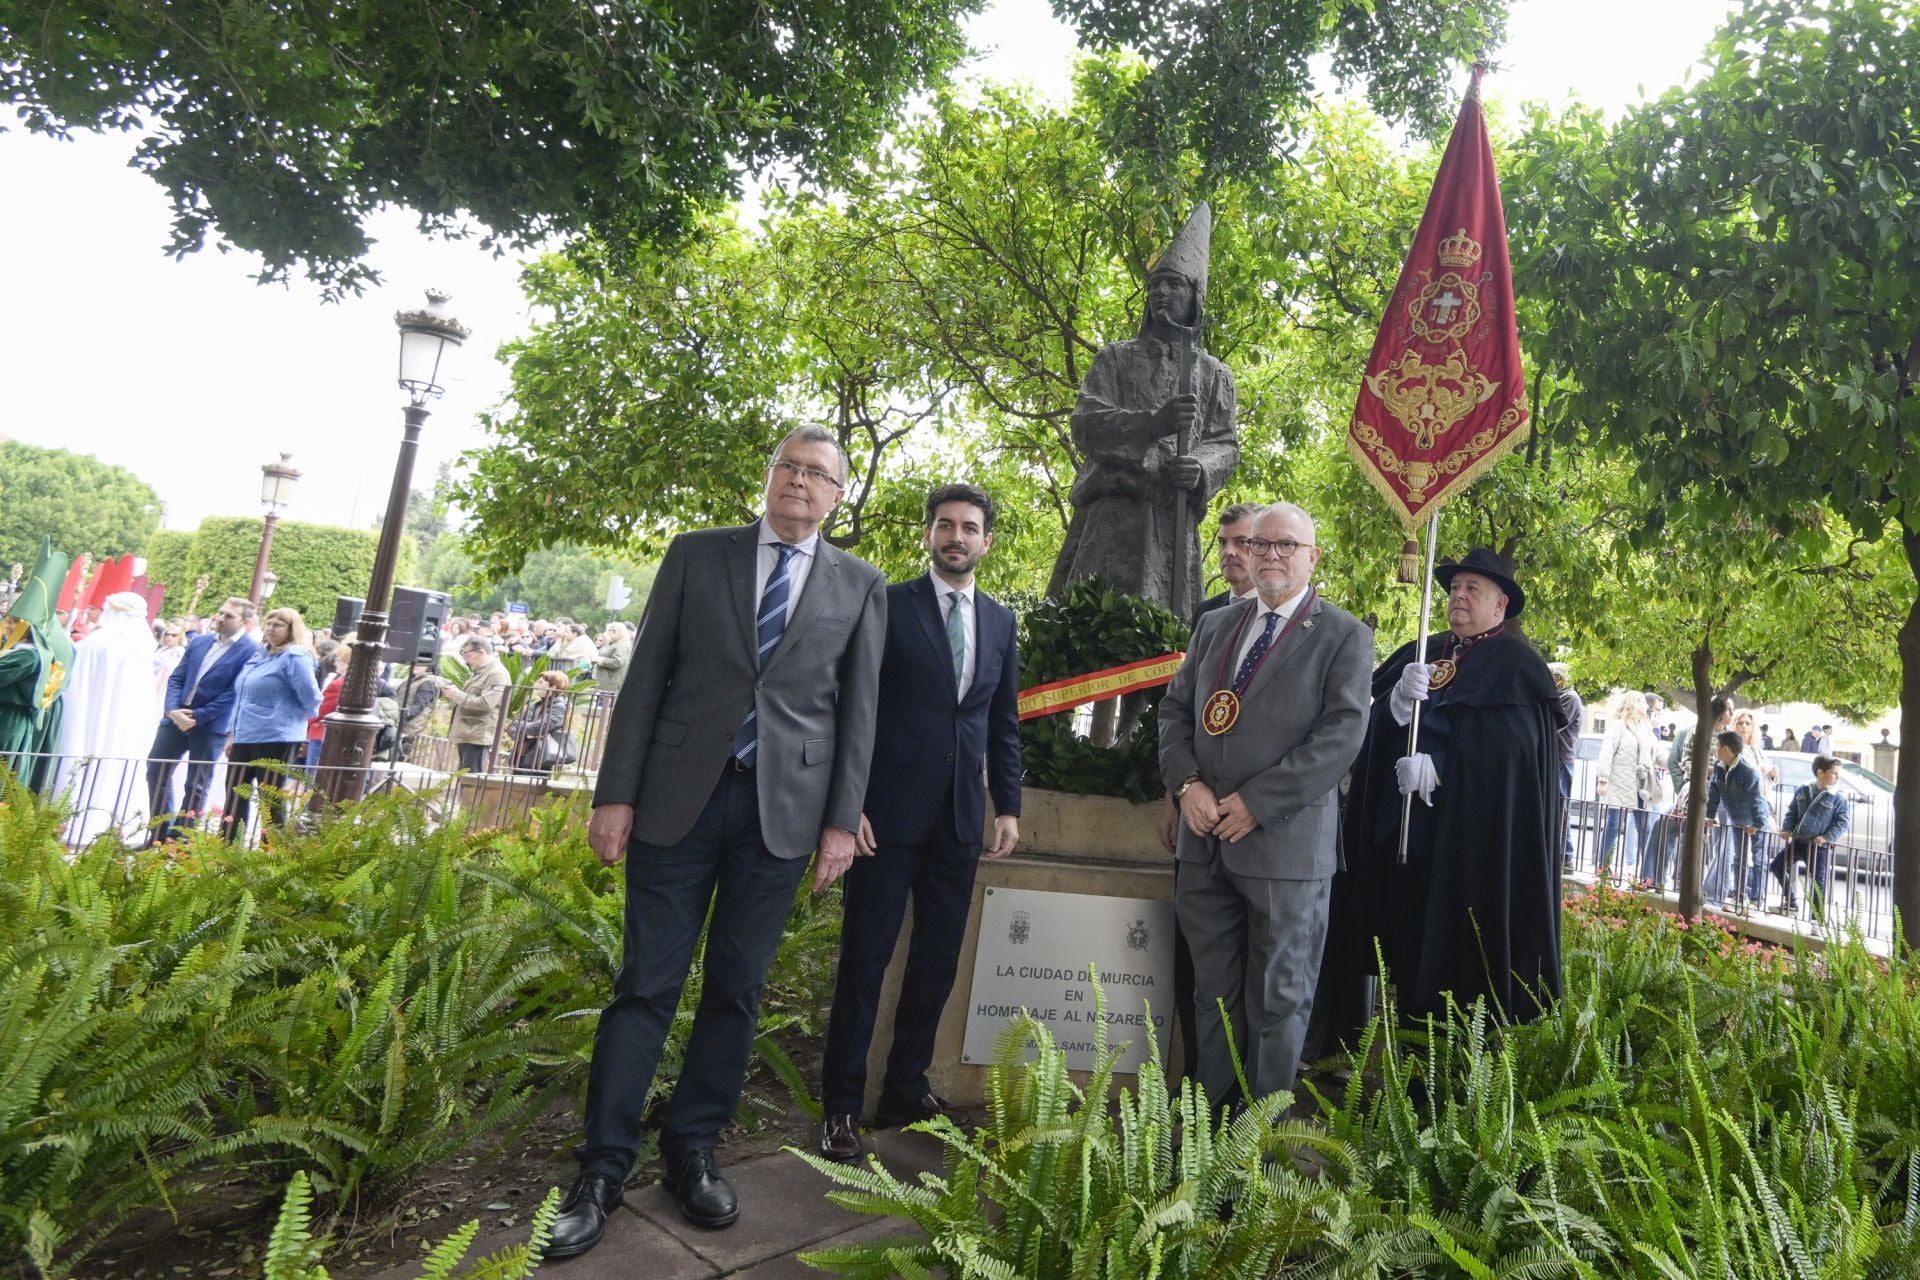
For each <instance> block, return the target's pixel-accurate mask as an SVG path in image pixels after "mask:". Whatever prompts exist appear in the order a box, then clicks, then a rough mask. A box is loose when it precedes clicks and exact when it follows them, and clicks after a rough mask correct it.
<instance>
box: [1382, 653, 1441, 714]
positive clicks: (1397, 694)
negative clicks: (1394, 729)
mask: <svg viewBox="0 0 1920 1280" xmlns="http://www.w3.org/2000/svg"><path fill="white" fill-rule="evenodd" d="M1432 683H1433V664H1432V663H1431V662H1409V663H1408V664H1407V665H1406V669H1405V670H1403V671H1402V672H1401V673H1400V683H1399V684H1396V685H1395V686H1393V692H1392V693H1390V694H1388V695H1387V706H1388V707H1390V708H1391V709H1392V711H1393V718H1394V720H1395V722H1396V723H1399V724H1405V723H1407V721H1409V720H1411V719H1413V704H1414V703H1416V702H1425V701H1426V700H1427V689H1428V687H1429V686H1430V685H1431V684H1432Z"/></svg>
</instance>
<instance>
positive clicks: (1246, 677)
mask: <svg viewBox="0 0 1920 1280" xmlns="http://www.w3.org/2000/svg"><path fill="white" fill-rule="evenodd" d="M1279 625H1280V615H1279V614H1277V613H1270V614H1268V615H1267V629H1266V630H1265V631H1262V632H1261V633H1260V638H1259V639H1258V640H1255V641H1254V642H1253V648H1251V649H1249V650H1247V656H1246V657H1244V658H1242V659H1240V670H1238V671H1236V672H1234V675H1233V691H1234V692H1235V693H1245V692H1246V691H1247V685H1249V684H1250V683H1252V681H1253V669H1254V668H1255V667H1257V666H1259V665H1260V659H1261V658H1263V657H1265V656H1266V653H1267V650H1268V649H1270V648H1272V647H1273V631H1274V628H1275V627H1277V626H1279Z"/></svg>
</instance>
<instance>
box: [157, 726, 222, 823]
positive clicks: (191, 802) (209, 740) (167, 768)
mask: <svg viewBox="0 0 1920 1280" xmlns="http://www.w3.org/2000/svg"><path fill="white" fill-rule="evenodd" d="M226 742H227V735H226V734H224V733H216V732H214V731H213V730H211V729H205V728H201V727H198V726H196V727H194V728H193V729H191V730H183V729H181V728H180V726H178V725H176V724H175V723H174V722H173V721H171V720H165V719H163V720H161V721H160V728H159V729H158V730H157V731H156V732H155V733H154V735H153V748H152V750H151V751H149V752H148V753H147V754H148V756H149V757H150V758H149V759H148V761H147V812H148V813H150V814H151V815H152V816H153V818H154V819H155V820H156V821H157V823H158V825H157V826H155V828H154V831H153V838H154V840H155V842H156V843H157V842H159V841H162V840H171V839H173V838H174V837H175V836H176V835H179V834H181V832H180V831H179V830H178V829H179V828H180V827H183V826H188V827H190V826H191V825H192V818H193V817H196V816H198V815H199V812H200V807H201V806H202V805H204V804H205V803H206V802H207V785H208V783H210V782H211V781H212V780H213V762H214V761H215V760H218V759H219V758H220V750H221V748H222V747H224V746H226ZM181 756H186V757H187V759H188V761H189V762H190V763H189V764H188V765H187V794H186V795H185V796H184V797H182V798H181V801H180V803H179V804H178V805H176V804H175V803H174V799H173V770H174V767H175V766H176V765H178V764H179V763H180V757H181ZM182 815H186V816H187V817H188V821H187V822H185V823H181V822H178V821H176V819H178V818H179V817H181V816H182Z"/></svg>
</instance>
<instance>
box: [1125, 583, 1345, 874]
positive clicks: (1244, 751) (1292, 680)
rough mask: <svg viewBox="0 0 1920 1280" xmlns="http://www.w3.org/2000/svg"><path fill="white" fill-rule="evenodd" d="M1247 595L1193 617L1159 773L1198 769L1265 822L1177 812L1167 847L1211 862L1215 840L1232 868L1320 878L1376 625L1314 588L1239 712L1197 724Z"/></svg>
mask: <svg viewBox="0 0 1920 1280" xmlns="http://www.w3.org/2000/svg"><path fill="white" fill-rule="evenodd" d="M1254 607H1255V602H1254V601H1253V600H1252V599H1247V600H1243V601H1240V602H1239V603H1238V604H1230V605H1228V606H1227V607H1226V608H1224V609H1215V610H1214V611H1213V612H1211V613H1209V614H1206V615H1205V616H1204V617H1202V618H1201V619H1200V625H1199V627H1198V628H1196V629H1195V631H1194V635H1193V642H1192V644H1191V645H1190V646H1189V647H1188V650H1187V660H1186V661H1185V662H1184V663H1182V664H1181V666H1180V672H1179V674H1178V675H1176V676H1174V678H1173V684H1172V685H1170V686H1169V687H1168V689H1167V694H1166V696H1165V697H1164V698H1162V699H1161V700H1160V773H1161V776H1162V777H1163V778H1165V779H1166V783H1167V791H1168V793H1169V794H1171V793H1172V792H1173V791H1174V790H1175V789H1176V788H1178V787H1179V785H1180V784H1181V783H1182V782H1183V781H1185V780H1186V778H1187V776H1188V775H1189V774H1193V773H1198V774H1199V775H1200V778H1201V780H1202V781H1204V782H1205V783H1206V784H1207V785H1208V786H1209V787H1211V788H1212V789H1213V792H1214V794H1215V795H1217V796H1221V797H1225V796H1228V795H1232V794H1234V793H1236V792H1237V793H1238V794H1239V795H1240V797H1241V799H1243V800H1245V801H1246V805H1247V809H1248V810H1249V811H1250V812H1251V813H1252V814H1253V816H1254V818H1255V819H1256V820H1257V821H1258V822H1259V824H1260V825H1259V826H1258V827H1255V828H1254V829H1253V830H1252V831H1251V832H1249V833H1248V834H1247V835H1246V836H1245V837H1243V838H1242V839H1241V841H1240V843H1238V844H1228V843H1227V842H1226V841H1224V840H1217V839H1213V838H1211V837H1207V838H1202V837H1200V836H1196V835H1194V834H1193V831H1192V830H1191V829H1190V828H1189V827H1188V826H1187V824H1186V823H1185V822H1184V821H1183V822H1181V823H1180V838H1179V843H1178V845H1177V847H1176V852H1175V854H1174V856H1175V857H1177V858H1178V859H1179V860H1180V861H1182V862H1206V861H1208V860H1209V859H1211V858H1212V857H1213V856H1214V850H1216V849H1218V850H1219V851H1220V856H1221V858H1222V859H1224V861H1225V864H1226V867H1227V869H1228V870H1230V871H1232V872H1233V873H1234V874H1236V875H1242V876H1255V877H1259V878H1261V879H1266V880H1319V879H1323V878H1325V877H1327V876H1331V875H1332V874H1333V872H1334V869H1335V866H1336V864H1337V862H1338V858H1339V854H1338V848H1337V846H1338V842H1339V834H1340V796H1339V786H1340V778H1341V776H1342V775H1343V774H1345V773H1346V771H1347V769H1348V767H1349V766H1350V765H1352V763H1353V761H1354V758H1355V757H1356V756H1358V755H1359V754H1360V742H1361V739H1362V738H1364V737H1365V736H1366V729H1367V706H1368V698H1369V693H1368V690H1369V684H1370V681H1371V679H1372V674H1373V633H1372V632H1371V631H1368V630H1367V628H1366V626H1365V625H1364V624H1362V623H1361V622H1360V621H1359V620H1358V619H1356V618H1355V617H1354V616H1353V615H1352V614H1350V613H1347V612H1346V611H1345V610H1343V609H1338V608H1336V607H1334V606H1333V605H1330V604H1328V603H1326V602H1325V601H1324V600H1321V599H1320V598H1319V597H1318V596H1315V597H1314V601H1313V604H1312V605H1311V607H1310V609H1309V612H1308V613H1307V616H1306V617H1305V618H1303V619H1301V621H1300V625H1299V626H1296V627H1294V628H1293V630H1292V631H1291V632H1290V633H1289V634H1288V635H1287V636H1286V637H1285V638H1284V639H1282V640H1280V641H1279V642H1278V643H1277V644H1276V645H1275V646H1274V650H1273V652H1272V653H1271V654H1270V655H1269V656H1268V657H1267V660H1266V661H1265V662H1264V663H1262V664H1261V666H1260V670H1259V671H1258V672H1256V673H1255V675H1254V677H1253V683H1252V684H1251V685H1249V686H1248V688H1247V692H1246V694H1245V695H1244V696H1243V697H1242V698H1241V700H1240V702H1241V705H1240V719H1239V721H1238V722H1237V723H1235V725H1234V727H1233V728H1232V729H1231V730H1229V731H1228V732H1226V733H1224V734H1221V735H1219V736H1218V737H1215V736H1213V735H1210V734H1208V733H1206V732H1205V731H1204V730H1199V729H1196V727H1195V722H1196V714H1197V712H1198V710H1199V709H1200V708H1201V707H1203V706H1204V705H1205V703H1206V700H1207V698H1208V697H1210V696H1211V695H1212V693H1213V691H1214V681H1215V679H1216V678H1217V677H1218V675H1219V671H1220V659H1221V655H1222V653H1223V652H1225V651H1226V650H1227V649H1228V648H1229V647H1231V648H1233V649H1235V650H1237V649H1238V648H1239V644H1240V641H1241V640H1242V639H1244V634H1243V633H1242V632H1241V624H1242V623H1243V622H1247V621H1249V620H1250V619H1251V618H1252V616H1253V613H1254ZM1227 665H1228V667H1229V668H1231V667H1232V666H1233V665H1234V663H1233V660H1232V659H1231V658H1229V659H1228V661H1227ZM1231 678H1232V671H1231V670H1229V671H1228V679H1231Z"/></svg>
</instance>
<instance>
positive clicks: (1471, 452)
mask: <svg viewBox="0 0 1920 1280" xmlns="http://www.w3.org/2000/svg"><path fill="white" fill-rule="evenodd" d="M1526 417H1527V411H1526V409H1525V408H1523V407H1522V406H1520V405H1519V404H1517V403H1516V404H1510V405H1508V406H1507V407H1506V409H1505V410H1503V411H1502V412H1501V414H1500V419H1499V421H1498V422H1496V423H1494V425H1492V426H1490V427H1486V428H1483V429H1481V430H1479V431H1476V432H1475V433H1474V434H1473V435H1472V437H1470V438H1469V439H1468V440H1467V441H1466V443H1465V444H1463V445H1461V446H1460V447H1459V448H1458V449H1455V450H1454V451H1453V452H1452V453H1450V454H1448V455H1447V456H1446V457H1444V458H1440V459H1437V460H1435V461H1432V462H1428V461H1425V460H1423V459H1419V458H1413V459H1409V460H1407V461H1405V462H1402V461H1401V460H1400V458H1399V457H1397V456H1396V455H1395V454H1394V452H1393V447H1392V446H1391V445H1389V444H1388V443H1387V442H1386V440H1385V439H1384V438H1382V437H1381V435H1380V433H1379V432H1378V431H1375V430H1374V429H1373V425H1372V424H1371V423H1369V422H1364V421H1360V420H1358V419H1356V420H1355V422H1354V424H1353V439H1354V440H1355V441H1357V442H1358V443H1359V444H1360V446H1361V447H1362V448H1364V449H1365V450H1366V451H1367V453H1368V454H1370V455H1371V457H1372V459H1373V462H1374V465H1375V466H1377V467H1378V468H1379V469H1380V470H1381V471H1382V472H1383V473H1385V474H1386V475H1390V476H1393V477H1395V478H1397V479H1398V480H1399V481H1400V483H1401V484H1403V485H1405V486H1406V490H1407V493H1406V498H1405V500H1404V505H1405V506H1408V507H1417V506H1419V505H1420V504H1422V503H1424V502H1425V501H1426V500H1427V490H1428V489H1430V488H1432V487H1433V486H1434V484H1435V483H1436V482H1437V481H1439V480H1441V479H1442V478H1444V477H1447V476H1455V475H1458V474H1460V472H1461V471H1462V470H1464V469H1467V468H1469V467H1470V466H1474V465H1477V464H1476V463H1475V459H1477V458H1479V457H1480V455H1482V454H1484V453H1486V452H1487V450H1489V449H1491V448H1493V446H1494V445H1495V444H1496V443H1498V442H1499V441H1500V439H1501V437H1502V436H1504V435H1505V434H1506V433H1507V432H1508V431H1509V430H1511V429H1512V428H1514V427H1517V426H1519V425H1520V424H1521V423H1522V422H1524V421H1526Z"/></svg>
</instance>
